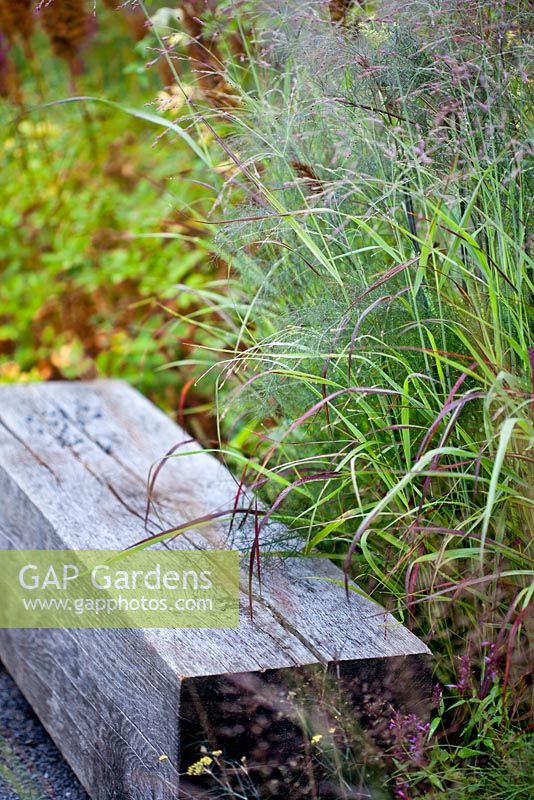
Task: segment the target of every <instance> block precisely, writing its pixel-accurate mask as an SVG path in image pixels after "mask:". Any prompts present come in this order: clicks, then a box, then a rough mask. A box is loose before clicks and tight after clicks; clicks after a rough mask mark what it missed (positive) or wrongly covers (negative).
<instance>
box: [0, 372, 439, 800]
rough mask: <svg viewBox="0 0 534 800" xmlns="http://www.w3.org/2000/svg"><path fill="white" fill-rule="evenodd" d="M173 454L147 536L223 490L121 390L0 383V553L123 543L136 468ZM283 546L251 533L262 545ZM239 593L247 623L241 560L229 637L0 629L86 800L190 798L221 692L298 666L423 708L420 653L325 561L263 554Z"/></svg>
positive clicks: (132, 515)
mask: <svg viewBox="0 0 534 800" xmlns="http://www.w3.org/2000/svg"><path fill="white" fill-rule="evenodd" d="M187 442H189V443H187ZM180 443H184V444H183V445H182V446H181V447H179V448H178V449H177V451H176V452H177V453H178V454H179V453H181V452H184V451H186V452H187V453H189V454H187V455H177V456H176V457H173V458H169V459H168V460H167V461H166V463H165V467H164V468H163V469H162V470H161V472H160V474H159V475H158V480H157V482H156V490H155V500H156V501H157V509H158V513H159V517H158V516H156V515H155V514H154V513H151V514H150V520H149V528H150V530H152V531H157V530H158V529H159V528H158V526H161V525H162V524H163V525H165V526H168V527H173V526H176V525H177V524H179V523H181V522H184V521H186V520H190V519H196V518H198V517H201V516H203V515H206V514H209V513H212V512H217V511H224V510H231V509H232V508H233V505H234V499H235V494H236V486H237V484H236V481H235V479H234V478H233V477H232V476H231V475H230V473H229V472H228V471H227V469H226V468H225V467H224V466H223V465H222V464H221V463H220V462H219V461H218V460H216V459H215V458H214V457H213V456H211V455H209V454H208V453H206V452H200V448H199V446H198V445H195V443H193V444H192V443H191V441H190V440H189V437H188V436H187V434H185V433H184V431H182V430H181V429H180V428H179V427H178V426H177V425H175V424H174V423H173V422H172V421H171V420H170V419H169V418H168V417H167V416H166V415H165V414H163V413H162V412H161V411H160V410H158V409H157V408H155V407H154V405H152V404H151V403H150V402H149V401H147V400H146V399H145V398H144V397H143V396H142V395H140V394H139V393H138V392H137V391H135V390H134V389H132V388H131V387H129V386H128V385H126V384H124V383H122V382H119V381H97V382H91V383H43V384H25V385H10V386H4V387H0V497H1V505H0V548H1V549H4V550H7V549H63V550H67V549H122V548H125V547H128V546H130V545H132V544H134V543H135V542H138V541H139V540H141V539H143V538H144V537H145V536H146V531H145V527H144V516H145V508H146V498H147V491H146V482H147V475H148V472H149V469H150V467H151V465H153V464H154V463H155V462H157V461H158V459H161V458H162V457H163V456H164V455H165V453H167V452H168V451H169V450H170V449H171V448H172V447H173V446H175V445H177V444H180ZM194 449H197V450H198V452H196V453H192V452H191V451H192V450H194ZM249 528H250V524H249V523H247V524H246V525H245V526H244V527H243V526H240V525H239V524H238V523H237V522H235V523H234V525H233V527H232V531H231V533H229V520H228V518H223V519H222V520H221V521H214V523H213V525H211V526H209V527H203V528H202V529H199V530H197V531H195V530H190V531H188V532H187V533H185V534H183V535H182V536H180V537H179V539H177V540H176V541H175V542H174V543H170V544H169V543H168V544H167V545H166V546H170V547H173V546H181V547H183V546H186V547H189V548H201V549H209V548H219V549H222V548H232V549H236V548H238V549H243V550H246V549H247V547H249V545H250V539H249V538H248V537H249V536H250V534H249V533H247V530H248V529H249ZM283 536H284V533H283V531H280V529H278V528H276V526H271V527H269V526H266V527H265V529H264V532H263V539H264V541H262V550H263V551H264V552H265V553H268V550H269V546H270V545H272V541H273V540H277V545H276V546H277V547H278V548H279V547H280V543H279V541H278V540H279V539H280V537H283ZM253 596H254V616H253V619H252V620H251V619H250V616H249V613H248V604H249V597H248V559H247V558H244V559H243V574H242V611H241V615H240V626H239V628H234V629H215V630H205V629H173V630H161V629H143V630H131V629H123V630H79V629H69V630H1V631H0V658H1V660H2V661H3V662H4V663H5V665H6V666H7V668H8V670H9V671H10V672H11V674H12V675H13V677H14V678H15V680H16V682H17V683H18V685H19V687H20V688H21V689H22V691H23V693H24V694H25V696H26V697H27V699H28V700H29V702H30V703H31V704H32V706H33V708H34V709H35V711H36V713H37V715H38V716H39V718H40V719H41V721H42V722H43V724H44V726H45V727H46V729H47V730H48V732H49V733H50V735H51V736H52V738H53V739H54V741H55V742H56V744H57V745H58V747H59V749H60V750H61V752H62V753H63V755H64V756H65V758H66V759H67V761H68V762H69V764H70V765H71V766H72V768H73V770H74V772H75V773H76V774H77V775H78V777H79V779H80V781H81V782H82V783H83V785H84V786H85V787H86V789H87V791H88V793H89V794H90V795H91V797H92V798H94V800H171V798H172V800H175V798H177V797H182V796H190V795H189V794H186V793H184V790H183V789H180V785H181V786H183V785H184V784H183V782H182V784H180V780H179V773H180V772H183V770H184V768H186V767H187V766H188V764H189V763H191V760H194V759H192V758H191V752H192V751H191V749H190V747H191V744H190V743H191V741H192V737H193V738H194V737H198V735H199V733H198V732H199V730H200V728H201V727H202V726H201V724H200V723H203V722H204V721H205V720H207V721H208V722H209V718H210V714H212V713H213V714H216V713H217V712H216V710H214V708H215V706H216V704H217V703H219V702H222V701H224V698H225V697H227V690H228V687H229V686H230V685H234V686H236V687H237V690H236V691H237V692H238V693H239V692H243V693H249V694H250V693H251V692H252V693H254V692H257V691H261V686H262V685H263V684H265V685H267V684H270V685H273V681H274V682H275V683H276V682H277V681H278V682H280V681H284V680H285V678H286V677H290V676H294V674H295V673H296V672H298V671H299V670H303V669H304V670H307V669H315V670H319V671H322V672H324V671H326V670H328V669H330V670H334V671H335V673H336V678H339V677H340V676H341V675H346V676H351V677H353V678H355V680H356V681H357V685H358V686H359V687H360V688H361V689H362V691H363V690H366V691H368V690H369V687H371V686H372V687H374V688H373V691H378V692H379V693H381V694H382V695H383V696H387V697H391V699H392V702H393V703H396V704H397V705H400V706H402V707H404V708H405V709H408V710H421V708H422V707H423V706H424V703H425V700H426V698H427V697H428V695H429V691H430V676H429V652H428V650H427V648H426V647H425V645H424V644H422V643H421V642H420V641H419V640H418V639H417V638H416V637H415V636H414V635H413V634H412V633H410V632H409V631H408V630H407V629H406V628H404V627H402V626H401V625H400V624H398V623H397V622H396V621H395V620H394V619H393V618H392V617H391V616H390V615H388V614H387V613H385V612H384V611H383V610H382V609H380V608H379V607H378V606H376V605H374V604H373V603H371V602H370V601H368V600H366V599H365V598H364V597H362V596H360V595H358V594H355V593H350V597H349V599H347V597H346V594H345V591H344V588H343V576H342V574H341V572H340V571H339V570H338V568H337V567H335V566H334V565H333V564H332V563H331V562H329V561H327V560H325V559H320V558H313V559H312V558H300V557H294V558H280V557H275V556H271V557H265V558H264V559H263V574H262V586H261V589H260V587H259V586H258V582H257V579H256V578H255V579H254V583H253ZM355 685H356V684H355ZM258 687H260V688H258ZM362 687H363V688H362ZM356 694H357V692H356ZM355 701H356V702H357V698H356V699H355ZM199 703H200V704H201V706H200V707H199ZM212 707H213V708H212ZM204 717H205V720H204ZM188 743H189V744H188ZM188 748H189V749H188ZM184 753H186V754H187V756H186V755H184ZM186 757H187V759H188V760H185V759H186Z"/></svg>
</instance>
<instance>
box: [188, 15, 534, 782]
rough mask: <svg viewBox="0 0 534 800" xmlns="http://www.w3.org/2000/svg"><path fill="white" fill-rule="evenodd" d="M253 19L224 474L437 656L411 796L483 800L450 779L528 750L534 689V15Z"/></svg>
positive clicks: (232, 68)
mask: <svg viewBox="0 0 534 800" xmlns="http://www.w3.org/2000/svg"><path fill="white" fill-rule="evenodd" d="M227 7H228V4H227ZM230 7H233V8H235V7H236V5H235V4H230ZM266 7H267V10H266ZM252 8H253V13H255V14H256V19H255V26H256V28H255V29H256V32H257V39H256V45H255V46H256V51H255V52H256V58H255V60H254V59H252V60H251V61H250V63H249V64H248V65H246V66H243V65H242V64H239V63H237V64H236V63H234V64H230V65H229V67H228V69H229V72H230V74H229V77H228V80H229V82H230V83H231V84H232V85H233V86H239V85H240V86H241V87H242V95H241V98H240V105H239V107H238V108H237V109H236V110H235V111H232V113H231V114H229V113H226V114H225V115H224V116H222V115H221V120H223V121H224V123H225V124H227V125H228V128H229V131H228V136H227V137H226V138H225V139H224V140H223V144H224V147H225V151H226V154H227V155H228V152H229V151H230V152H231V158H232V161H233V164H234V165H235V166H236V170H235V172H234V173H233V174H232V176H231V178H229V179H228V180H226V181H225V182H224V183H223V185H222V186H221V191H220V194H219V196H218V198H217V204H216V212H217V213H214V215H213V216H214V219H213V221H214V222H217V221H218V222H219V230H220V232H219V235H218V242H219V247H220V250H221V253H224V255H225V258H226V260H227V261H228V263H229V265H230V271H231V273H230V274H231V280H230V289H229V294H228V295H227V296H225V297H221V298H220V301H219V305H218V308H219V309H220V311H221V315H222V314H223V313H224V318H225V319H226V320H228V319H231V321H232V324H231V325H228V324H226V323H224V322H223V323H222V324H221V325H220V326H218V327H217V329H215V328H213V329H212V330H213V340H212V346H213V347H214V348H215V347H216V346H217V342H218V346H219V348H220V353H221V358H222V362H221V363H220V365H219V369H220V380H219V389H220V398H219V400H220V409H221V414H220V426H221V431H222V432H223V433H224V435H225V437H226V438H227V439H228V440H229V442H230V446H229V447H227V448H225V452H227V453H228V452H229V453H230V458H232V455H231V454H232V448H233V450H234V453H235V463H236V464H241V465H242V463H243V456H245V457H246V459H247V463H246V470H245V471H244V472H243V473H242V477H243V479H245V477H246V479H247V480H248V481H250V480H251V476H254V475H255V474H256V475H257V476H258V479H257V481H256V484H255V485H256V486H257V488H258V489H259V490H260V491H261V493H262V496H263V498H264V500H265V502H266V503H267V507H268V509H269V516H272V517H274V518H277V519H278V520H279V521H281V522H284V523H285V524H287V525H290V526H291V527H292V528H293V529H294V530H296V531H298V532H299V533H300V535H301V537H302V541H303V548H304V551H305V552H309V553H311V552H314V551H317V550H321V551H322V553H323V554H327V555H329V556H330V557H331V558H334V559H338V560H340V561H341V563H343V564H344V567H345V569H346V570H347V572H350V573H351V574H353V575H355V576H356V577H357V579H358V580H359V582H360V584H363V587H364V588H365V589H366V590H367V591H368V592H370V593H371V594H372V595H373V596H374V597H375V598H377V599H378V600H380V601H381V602H382V603H384V604H385V605H387V606H388V607H389V608H391V609H392V610H393V611H394V612H396V613H397V615H398V618H399V619H401V620H403V621H404V622H405V623H407V624H409V625H410V626H411V627H412V628H413V629H414V630H416V631H417V632H418V633H419V634H420V635H421V636H423V637H425V639H426V640H427V641H428V642H429V644H430V646H431V647H432V649H433V652H434V655H435V658H436V674H437V677H438V678H439V679H440V680H441V681H442V682H443V684H444V685H446V686H448V687H449V688H448V689H447V690H446V692H448V694H447V700H446V701H445V700H443V702H442V704H441V706H440V708H441V711H440V712H439V716H438V718H437V722H435V725H434V726H433V728H432V731H430V732H429V736H431V734H432V733H433V732H434V731H435V730H436V727H437V726H438V725H442V726H443V727H442V729H441V730H442V731H443V733H442V737H444V738H445V740H446V741H447V746H446V748H445V750H443V749H442V751H441V752H442V753H445V755H444V756H443V757H442V756H440V757H439V758H441V759H442V763H441V766H440V765H439V758H438V757H437V756H436V759H437V760H436V761H434V760H433V759H434V755H433V752H437V751H432V749H431V748H430V749H429V751H428V753H427V754H426V755H425V757H424V758H423V757H422V756H421V757H419V756H418V759H417V760H416V762H412V763H411V765H410V767H409V769H408V772H410V774H411V775H412V777H413V776H414V775H416V776H417V777H416V778H414V780H415V781H416V782H417V781H419V783H418V786H419V787H420V788H419V789H417V790H415V789H413V788H412V790H411V792H412V794H410V795H407V794H406V790H405V788H403V787H404V786H405V778H406V775H405V774H404V777H402V776H401V780H400V783H399V784H398V786H399V787H401V788H399V792H400V791H401V789H402V791H404V792H405V795H401V794H400V793H399V794H398V796H399V797H401V796H412V795H413V796H414V797H419V796H432V795H431V793H432V791H434V790H435V791H436V792H437V794H436V795H435V796H440V795H439V791H447V790H448V789H450V791H451V792H452V791H453V790H454V792H456V794H454V796H458V797H464V796H465V797H467V796H469V794H468V793H467V788H466V787H468V785H469V779H467V778H466V779H465V781H462V777H461V773H458V771H457V768H458V767H459V766H461V767H462V768H463V767H465V769H466V773H465V774H466V775H467V772H469V770H470V769H474V768H475V767H476V766H477V765H479V766H480V765H482V764H483V763H488V764H489V763H490V762H491V764H492V765H493V766H492V769H493V768H494V767H495V764H496V761H498V760H499V758H503V759H505V758H507V757H508V756H507V754H509V753H512V751H514V746H513V744H512V743H513V742H518V743H519V742H523V736H524V732H525V731H524V726H525V719H526V715H527V714H528V707H529V697H530V691H531V685H530V679H529V669H530V668H529V665H528V637H529V631H531V619H532V617H531V610H532V599H533V588H532V587H533V577H534V563H533V558H534V554H533V552H532V535H531V532H532V530H533V528H534V495H533V491H532V487H533V486H534V469H533V464H534V460H533V457H532V455H533V451H534V425H533V407H534V405H533V404H534V388H533V387H534V382H533V381H534V377H533V376H534V356H533V350H532V342H533V323H534V319H533V313H532V307H533V304H532V300H533V297H534V282H533V275H534V273H533V261H532V255H531V245H532V240H531V234H529V230H530V228H529V226H530V223H531V214H532V196H533V192H532V190H533V188H534V186H533V179H532V147H531V143H530V141H529V126H530V119H531V114H532V96H531V83H530V82H529V78H528V64H529V60H530V58H531V55H532V52H531V33H530V23H529V8H528V4H527V3H524V2H517V3H501V2H491V1H490V0H476V1H475V2H464V0H444V1H442V0H440V2H438V0H426V2H419V1H418V0H415V1H414V2H408V3H399V2H397V0H384V1H383V2H376V3H354V4H350V3H335V4H334V3H331V4H324V3H317V2H313V1H312V0H300V1H299V2H296V3H280V2H273V3H271V4H268V3H267V4H266V3H258V4H252ZM340 22H343V24H339V23H340ZM333 23H334V24H333ZM250 49H251V51H252V50H253V49H254V48H253V47H252V46H251V48H250ZM216 289H217V287H214V291H216ZM211 313H212V312H211V307H210V309H209V310H208V309H207V310H206V324H207V325H208V326H209V325H210V323H209V322H208V320H209V319H210V317H209V316H208V315H211ZM192 323H193V324H199V325H201V324H203V321H202V320H201V319H200V318H199V317H198V316H197V317H196V318H195V320H192ZM218 337H220V338H218ZM241 469H242V467H241ZM488 648H490V649H491V654H490V651H489V650H488ZM463 663H465V664H468V665H469V667H468V671H469V675H470V681H471V682H470V684H469V687H468V688H465V687H463V686H462V683H461V681H459V680H458V677H457V672H458V670H459V668H460V665H461V664H463ZM449 697H450V698H452V699H451V700H450V701H449ZM481 709H484V710H483V712H482V711H481ZM514 737H515V738H514ZM518 747H519V745H518ZM514 752H515V753H516V755H517V752H518V750H515V751H514ZM525 752H526V751H525ZM496 754H499V755H496ZM511 758H512V756H510V759H511ZM514 758H515V756H514ZM464 762H465V763H464ZM507 763H508V765H509V766H510V769H512V760H510V761H509V762H507ZM430 765H432V769H433V770H434V773H436V771H438V772H439V771H441V774H442V778H436V775H435V774H434V778H435V780H434V782H433V776H432V774H431V773H432V769H431V767H430ZM400 769H401V772H402V769H403V767H402V765H401V766H400ZM488 775H489V773H488ZM443 776H445V777H443ZM436 780H437V781H438V783H439V782H440V781H441V789H440V788H439V786H438V785H437V784H436ZM518 780H522V781H523V783H522V784H521V787H520V788H519V789H518V790H517V795H515V796H518V797H523V796H526V794H525V791H526V787H525V783H524V778H521V779H519V778H518ZM444 787H445V788H444ZM464 790H465V792H464V794H462V792H463V791H464ZM451 796H453V795H451Z"/></svg>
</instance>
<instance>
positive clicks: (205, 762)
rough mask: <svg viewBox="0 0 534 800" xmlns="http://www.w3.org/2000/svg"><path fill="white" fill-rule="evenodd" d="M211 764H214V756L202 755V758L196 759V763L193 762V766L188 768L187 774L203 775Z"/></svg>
mask: <svg viewBox="0 0 534 800" xmlns="http://www.w3.org/2000/svg"><path fill="white" fill-rule="evenodd" d="M210 764H213V758H210V756H202V758H200V759H199V760H198V761H195V763H194V764H191V766H190V767H188V768H187V774H188V775H202V774H203V773H204V772H207V769H206V767H209V765H210Z"/></svg>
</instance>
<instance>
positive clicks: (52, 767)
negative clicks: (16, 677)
mask: <svg viewBox="0 0 534 800" xmlns="http://www.w3.org/2000/svg"><path fill="white" fill-rule="evenodd" d="M0 800H89V798H88V796H87V794H86V793H85V791H84V790H83V788H82V787H81V785H80V783H79V781H78V780H77V778H76V777H75V775H74V773H73V772H72V771H71V769H70V767H69V766H68V765H67V763H66V762H65V760H64V759H63V757H62V755H61V753H60V752H59V751H58V749H57V748H56V746H55V745H54V743H53V741H52V739H51V738H50V737H49V735H48V734H47V732H46V731H45V729H44V728H43V726H42V725H41V723H40V722H39V720H38V719H37V717H36V716H35V714H34V713H33V711H32V709H31V707H30V706H29V705H28V703H27V702H26V700H25V699H24V697H23V695H22V694H21V692H20V691H19V690H18V689H17V687H16V685H15V683H14V682H13V680H12V678H11V676H10V675H9V674H8V673H7V672H6V670H5V669H4V667H3V665H2V663H1V662H0Z"/></svg>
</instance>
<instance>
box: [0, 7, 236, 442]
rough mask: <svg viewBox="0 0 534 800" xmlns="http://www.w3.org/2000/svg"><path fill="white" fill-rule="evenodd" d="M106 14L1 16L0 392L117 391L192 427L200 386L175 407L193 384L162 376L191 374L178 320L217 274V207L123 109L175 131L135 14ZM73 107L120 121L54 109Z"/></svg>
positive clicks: (150, 45)
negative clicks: (87, 385) (34, 383)
mask: <svg viewBox="0 0 534 800" xmlns="http://www.w3.org/2000/svg"><path fill="white" fill-rule="evenodd" d="M115 5H120V4H115V3H113V2H107V3H104V4H103V3H101V2H99V3H98V4H97V5H96V6H95V9H94V11H93V9H92V8H90V4H86V5H85V6H84V4H83V3H80V2H74V3H69V2H67V3H61V4H59V3H53V4H51V5H49V6H45V5H44V4H41V6H43V7H42V8H41V9H39V6H37V13H36V12H35V11H34V12H33V13H32V12H31V6H32V4H31V3H7V2H6V1H5V0H3V2H1V3H0V31H1V33H0V37H1V38H0V91H1V94H2V95H3V96H2V97H0V122H1V125H2V130H3V135H2V139H1V144H0V169H1V172H2V186H3V192H2V195H3V196H2V204H1V207H0V274H1V283H0V381H2V382H6V381H21V380H50V379H89V378H96V377H107V376H112V377H120V378H125V379H126V380H128V381H130V382H131V383H133V384H134V385H136V386H137V387H138V388H139V389H141V390H142V391H143V392H145V393H147V394H148V395H149V396H151V397H152V398H153V399H154V400H155V401H156V402H157V403H159V404H160V405H162V406H164V407H165V408H166V409H167V410H168V411H174V412H176V411H177V410H178V409H179V407H180V404H182V406H183V405H185V406H186V407H185V408H184V409H182V410H183V411H184V413H186V414H188V413H189V412H190V411H191V410H194V411H195V412H196V419H197V426H198V425H199V424H200V422H199V420H201V419H202V410H203V408H204V407H205V405H206V397H207V396H208V395H209V393H210V384H209V381H206V382H205V384H204V385H203V389H202V391H203V392H204V394H203V395H200V394H198V392H196V393H195V391H194V390H192V391H189V392H188V394H187V397H186V398H185V400H184V401H183V402H182V403H181V401H180V396H179V393H180V391H181V386H182V385H183V383H184V381H185V380H187V378H188V377H189V371H190V369H189V368H188V367H187V363H186V365H185V366H183V367H182V369H183V370H185V372H187V375H186V376H185V377H182V379H177V377H176V374H172V373H171V372H169V371H166V370H165V369H164V367H165V365H167V364H168V363H169V362H176V361H177V360H182V361H184V360H185V362H187V358H188V355H189V351H190V345H189V344H188V342H189V341H190V340H191V339H192V337H193V336H196V337H197V339H198V337H199V332H198V330H194V329H193V328H192V326H191V325H190V324H189V323H187V322H185V321H183V319H182V316H183V314H185V313H186V312H187V314H189V315H190V314H191V313H193V312H194V307H195V303H198V295H197V294H196V292H197V291H198V290H199V289H200V288H201V287H202V286H203V285H204V283H205V282H206V280H207V279H208V278H209V279H210V280H213V279H214V278H216V277H217V274H218V273H221V272H222V273H224V270H225V267H224V264H223V263H222V262H221V261H220V260H217V259H215V258H214V257H212V255H211V251H210V230H209V227H208V226H206V225H204V224H203V223H202V220H203V219H204V218H205V215H206V213H207V211H208V209H209V206H210V205H211V203H212V200H213V191H212V189H211V188H210V187H209V186H207V185H206V184H204V183H203V182H202V181H201V180H200V178H201V174H200V172H201V169H202V164H201V163H200V162H199V161H197V160H195V159H192V158H191V151H190V148H189V147H188V146H187V145H186V144H184V143H183V142H182V141H181V140H180V139H179V138H178V137H177V136H175V135H174V134H173V132H172V131H163V133H161V131H160V130H158V129H155V128H154V126H153V125H151V124H150V123H147V121H145V120H142V119H136V118H133V117H132V116H128V115H127V114H125V112H124V110H123V108H122V107H120V104H122V103H124V104H125V105H127V106H129V107H134V108H135V109H136V110H140V111H141V113H143V111H144V110H146V112H147V113H154V112H155V111H156V110H160V111H161V112H162V114H163V115H164V116H165V117H167V118H169V119H176V118H177V117H178V116H179V115H181V114H182V112H183V109H182V106H183V99H182V97H181V96H179V95H178V94H177V93H176V91H175V90H174V91H173V89H172V88H170V89H169V87H171V86H172V80H173V76H172V74H171V73H170V70H169V67H168V64H167V62H166V61H164V60H163V59H161V58H158V55H159V54H158V52H157V51H156V49H155V46H156V44H157V42H156V38H155V35H154V32H153V30H151V28H150V26H149V25H147V24H146V17H145V14H144V13H143V11H142V10H141V9H139V8H137V10H132V9H131V8H130V7H124V8H119V9H118V10H117V9H115V8H113V6H115ZM161 5H162V4H161V3H152V4H149V7H148V11H149V13H156V14H157V13H159V14H160V15H161V13H162V11H161V10H160V12H158V6H161ZM54 8H55V9H56V16H57V19H55V18H54V16H53V13H52V12H53V10H54ZM10 10H11V13H12V12H13V11H14V10H15V11H16V17H15V18H10V17H9V13H10ZM26 10H28V13H29V14H30V18H29V21H28V19H27V17H26V16H25V14H26ZM51 13H52V16H51ZM168 13H170V10H168V11H163V14H164V15H165V14H168ZM47 15H48V16H47ZM156 19H157V17H156ZM25 20H26V22H25ZM166 87H167V88H166ZM72 96H94V97H98V98H103V99H106V100H110V101H113V102H114V103H116V104H118V105H108V104H102V103H96V102H86V103H80V102H73V103H68V104H67V103H61V104H57V101H62V100H64V99H65V98H68V97H72ZM193 135H194V136H196V134H195V133H194V132H193ZM200 136H203V141H202V142H201V145H202V147H203V148H204V149H205V150H206V152H207V151H208V150H209V148H210V143H209V141H208V138H209V137H207V136H206V135H205V134H200ZM204 422H205V425H206V426H207V429H209V425H210V423H209V422H208V420H207V419H204ZM203 427H204V426H203ZM205 430H206V428H205ZM196 433H197V435H200V434H202V430H201V429H200V428H198V429H197V430H196ZM202 438H205V436H203V437H202Z"/></svg>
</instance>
